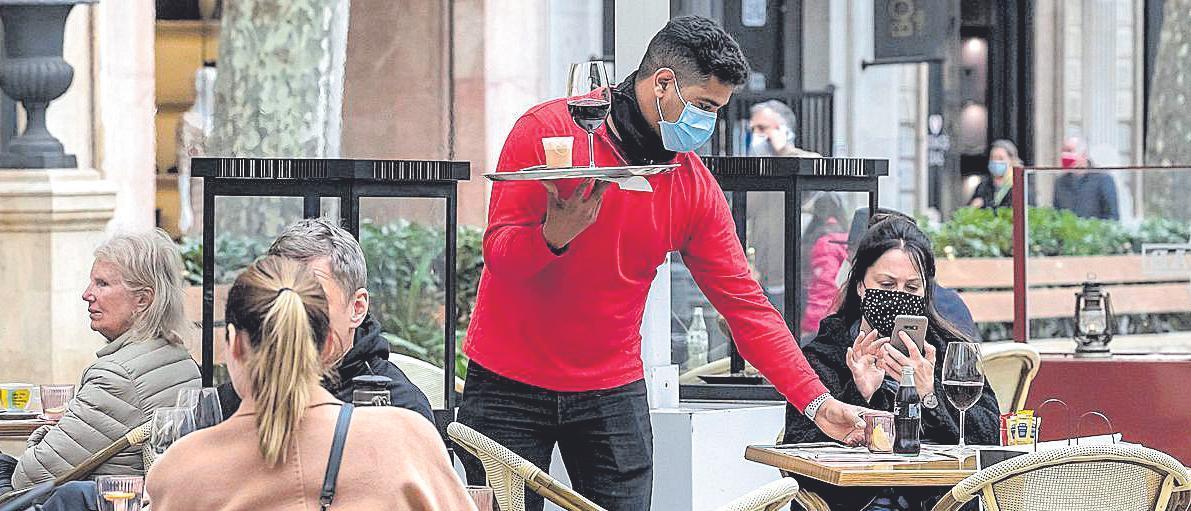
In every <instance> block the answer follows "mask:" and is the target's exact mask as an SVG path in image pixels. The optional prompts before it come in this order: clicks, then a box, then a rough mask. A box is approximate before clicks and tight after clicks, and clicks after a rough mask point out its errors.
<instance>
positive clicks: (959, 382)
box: [943, 342, 984, 450]
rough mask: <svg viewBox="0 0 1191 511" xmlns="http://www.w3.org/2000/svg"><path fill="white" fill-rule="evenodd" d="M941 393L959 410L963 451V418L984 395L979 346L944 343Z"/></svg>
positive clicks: (966, 343) (960, 443)
mask: <svg viewBox="0 0 1191 511" xmlns="http://www.w3.org/2000/svg"><path fill="white" fill-rule="evenodd" d="M943 390H944V391H945V392H946V394H947V400H948V401H951V404H952V405H954V406H955V407H956V408H958V409H959V448H960V449H961V450H963V449H964V448H965V447H966V445H965V444H964V418H965V417H967V415H968V409H969V408H971V407H972V406H973V405H975V404H976V402H977V401H979V400H980V395H981V394H983V393H984V362H983V361H982V360H981V359H980V345H979V344H977V343H974V342H952V343H948V344H947V354H946V355H944V356H943Z"/></svg>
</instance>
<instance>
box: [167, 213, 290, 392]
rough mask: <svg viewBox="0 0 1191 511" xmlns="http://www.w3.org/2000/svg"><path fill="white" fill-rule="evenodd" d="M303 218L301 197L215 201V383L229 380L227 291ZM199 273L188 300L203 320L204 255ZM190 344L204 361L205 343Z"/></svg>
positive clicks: (199, 266)
mask: <svg viewBox="0 0 1191 511" xmlns="http://www.w3.org/2000/svg"><path fill="white" fill-rule="evenodd" d="M208 213H209V212H208ZM301 218H302V198H301V197H244V196H221V197H216V198H215V250H214V252H215V272H214V273H215V308H214V311H213V312H214V319H215V322H214V327H213V328H214V329H213V331H212V333H213V334H214V341H213V348H214V353H215V360H214V365H215V373H214V378H215V383H221V382H223V381H226V378H227V372H226V363H225V361H224V351H223V350H224V347H225V346H226V342H224V340H225V339H224V335H225V329H224V314H223V313H224V308H225V306H226V304H227V291H228V289H230V288H231V285H232V283H233V282H235V280H236V277H237V276H239V275H240V272H242V271H244V268H246V267H247V266H248V265H249V264H251V263H252V262H253V261H255V260H256V259H257V258H258V257H260V256H262V255H265V253H266V252H268V250H269V246H270V245H272V243H273V240H274V239H275V238H276V237H277V236H278V235H279V234H281V231H282V230H284V229H285V227H286V226H287V225H289V224H290V223H292V222H294V221H296V220H298V219H301ZM199 254H200V257H198V259H197V264H194V266H196V268H195V272H196V274H197V276H198V277H199V278H198V279H195V280H197V282H196V284H197V285H196V287H193V288H191V292H193V293H195V295H196V297H195V299H193V300H188V303H189V304H190V305H191V306H193V307H195V309H196V311H195V313H193V316H194V317H199V318H201V317H202V287H201V278H202V266H201V264H202V262H201V252H199ZM197 340H198V339H197V338H196V342H194V343H193V344H191V345H190V348H191V353H192V354H193V355H194V359H195V360H202V348H201V343H199V342H197Z"/></svg>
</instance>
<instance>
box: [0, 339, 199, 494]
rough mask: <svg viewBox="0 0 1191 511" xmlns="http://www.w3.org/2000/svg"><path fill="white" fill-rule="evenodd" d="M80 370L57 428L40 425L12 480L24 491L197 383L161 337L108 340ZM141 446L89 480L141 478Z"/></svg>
mask: <svg viewBox="0 0 1191 511" xmlns="http://www.w3.org/2000/svg"><path fill="white" fill-rule="evenodd" d="M95 355H96V356H98V357H99V360H97V361H96V362H95V363H94V364H92V365H91V367H88V368H87V370H86V371H84V372H83V378H82V383H81V384H80V385H79V388H78V392H77V394H76V395H75V398H74V399H73V400H71V401H70V405H69V407H68V409H67V411H66V415H65V416H64V417H62V420H61V421H60V422H58V424H57V425H56V426H52V427H51V426H43V427H42V428H41V429H38V430H37V432H35V433H34V434H33V435H32V436H31V437H30V438H29V446H28V448H27V449H26V450H25V453H24V454H22V455H21V456H20V459H19V461H18V463H17V468H16V472H15V473H14V474H13V476H12V484H13V486H14V487H15V488H18V489H20V488H26V487H29V486H32V485H34V484H37V483H40V482H42V481H48V480H51V479H53V478H55V477H57V476H59V475H62V474H64V473H66V472H68V471H70V469H72V468H74V466H76V465H78V464H79V463H81V462H82V461H83V460H85V459H87V457H89V456H91V454H93V453H96V452H99V451H101V450H103V449H104V448H105V447H107V446H108V445H111V443H112V442H115V441H116V439H118V438H120V437H122V436H124V435H125V434H126V433H128V431H129V430H131V429H132V428H135V427H137V426H139V425H140V424H142V423H144V422H145V421H148V420H150V419H152V418H153V411H154V410H156V409H157V408H159V407H162V406H174V405H175V403H176V402H177V396H178V391H179V390H181V389H183V388H186V387H194V388H197V387H199V385H200V380H199V369H198V365H197V364H195V362H194V359H192V358H190V354H189V353H188V352H187V351H186V348H184V347H183V346H182V345H180V344H172V343H169V342H168V341H166V340H165V339H149V340H143V341H134V340H132V339H129V338H128V336H125V337H120V338H118V339H116V340H114V341H112V342H109V343H108V344H107V345H105V346H104V347H103V349H101V350H99V351H98V352H96V353H95ZM144 472H145V465H144V462H143V461H142V459H141V451H140V448H137V447H133V448H129V449H127V450H125V451H123V452H121V453H119V454H117V455H116V456H114V457H112V459H110V460H108V462H107V463H104V464H103V465H100V466H99V468H97V469H96V470H95V471H94V472H92V474H91V475H92V476H98V475H105V474H136V475H140V474H144Z"/></svg>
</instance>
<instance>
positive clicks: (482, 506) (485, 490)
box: [467, 486, 496, 511]
mask: <svg viewBox="0 0 1191 511" xmlns="http://www.w3.org/2000/svg"><path fill="white" fill-rule="evenodd" d="M467 496H469V497H471V501H472V502H474V503H475V505H476V509H477V510H478V511H496V508H495V504H494V502H496V494H495V493H493V492H492V488H489V487H487V486H468V487H467Z"/></svg>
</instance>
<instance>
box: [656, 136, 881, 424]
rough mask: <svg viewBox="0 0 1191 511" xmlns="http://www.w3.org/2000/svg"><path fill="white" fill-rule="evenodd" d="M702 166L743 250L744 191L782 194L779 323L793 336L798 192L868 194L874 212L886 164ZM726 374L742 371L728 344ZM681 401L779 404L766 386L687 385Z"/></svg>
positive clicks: (718, 162) (794, 161)
mask: <svg viewBox="0 0 1191 511" xmlns="http://www.w3.org/2000/svg"><path fill="white" fill-rule="evenodd" d="M703 162H704V163H705V164H706V165H707V168H708V169H709V170H710V171H711V174H712V175H713V176H715V178H716V180H717V181H718V182H719V185H720V188H722V189H723V190H724V192H726V193H728V194H730V195H731V197H732V220H733V221H734V222H735V223H736V236H737V237H739V238H740V242H741V244H743V245H744V247H745V248H746V249H747V247H748V236H747V233H746V232H745V231H746V229H745V218H746V214H747V211H748V197H747V195H748V192H783V196H784V198H785V208H784V209H785V215H784V216H785V218H784V221H785V225H786V227H785V233H786V236H785V250H784V252H785V276H784V283H785V287H786V293H785V304H784V309H785V320H786V325H787V326H788V327H789V328H790V331H791V332H794V333H795V335H797V332H798V321H799V318H800V317H801V316H802V310H801V308H800V307H799V305H798V290H799V289H800V288H801V282H800V280H801V277H800V276H799V272H798V267H799V266H798V265H799V262H800V261H799V244H800V243H801V238H802V232H801V227H802V207H801V206H802V204H801V201H802V193H803V192H816V191H831V192H865V193H868V207H869V211H876V210H877V198H878V197H877V195H878V194H877V192H878V188H877V180H878V178H880V177H881V176H888V175H889V161H888V160H873V159H864V158H784V157H755V156H705V157H703ZM728 356H729V357H731V371H732V372H733V373H739V372H741V371H743V370H744V358H742V357H741V356H740V353H739V352H738V351H737V349H736V343H735V342H734V341H733V342H730V343H729V344H728ZM679 396H680V398H681V399H716V400H750V401H752V400H758V401H784V400H785V398H784V397H782V395H781V394H779V393H778V392H777V390H776V389H774V388H773V386H771V385H734V384H693V385H691V384H687V385H681V386H680V387H679Z"/></svg>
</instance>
